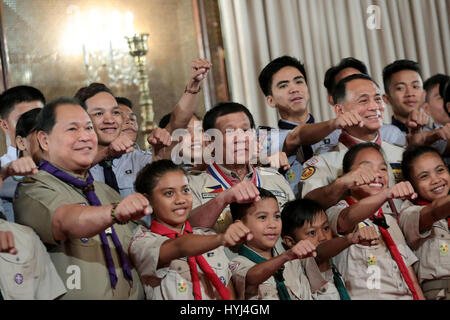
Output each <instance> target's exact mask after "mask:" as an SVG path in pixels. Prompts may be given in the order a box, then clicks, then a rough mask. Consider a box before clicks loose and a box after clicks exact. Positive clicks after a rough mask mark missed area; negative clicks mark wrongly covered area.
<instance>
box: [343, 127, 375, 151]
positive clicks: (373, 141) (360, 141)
mask: <svg viewBox="0 0 450 320" xmlns="http://www.w3.org/2000/svg"><path fill="white" fill-rule="evenodd" d="M379 134H380V132H379V131H378V132H377V135H376V136H375V139H373V140H372V141H370V142H372V143H375V141H377V139H378V135H379ZM349 136H350V137H352V138H353V139H355V140H356V141H358V142H359V143H366V142H367V141H364V140H361V139H358V138H356V137H354V136H352V135H350V134H349ZM339 145H342V146H343V147H344V148H345V149H348V148H347V147H346V146H345V145H344V144H343V143H342V142H339ZM341 149H342V147H341Z"/></svg>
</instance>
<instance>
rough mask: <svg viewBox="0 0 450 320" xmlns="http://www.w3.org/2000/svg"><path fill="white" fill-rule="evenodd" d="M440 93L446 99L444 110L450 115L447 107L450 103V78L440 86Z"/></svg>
mask: <svg viewBox="0 0 450 320" xmlns="http://www.w3.org/2000/svg"><path fill="white" fill-rule="evenodd" d="M439 95H440V96H441V97H442V100H444V110H445V111H446V112H447V114H448V115H449V116H450V111H449V110H448V108H447V103H450V80H447V82H446V83H445V84H441V85H440V86H439Z"/></svg>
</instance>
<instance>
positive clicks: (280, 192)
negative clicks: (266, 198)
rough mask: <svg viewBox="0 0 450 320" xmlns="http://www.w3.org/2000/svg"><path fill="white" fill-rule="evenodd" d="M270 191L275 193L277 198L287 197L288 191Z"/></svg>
mask: <svg viewBox="0 0 450 320" xmlns="http://www.w3.org/2000/svg"><path fill="white" fill-rule="evenodd" d="M269 191H270V192H272V193H273V195H274V196H275V197H277V198H283V199H286V193H285V192H283V191H279V190H269Z"/></svg>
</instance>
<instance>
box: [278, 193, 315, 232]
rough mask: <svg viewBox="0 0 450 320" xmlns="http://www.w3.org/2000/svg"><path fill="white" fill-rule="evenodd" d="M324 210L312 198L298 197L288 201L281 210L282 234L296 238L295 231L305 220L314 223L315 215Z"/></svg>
mask: <svg viewBox="0 0 450 320" xmlns="http://www.w3.org/2000/svg"><path fill="white" fill-rule="evenodd" d="M321 212H324V211H323V208H322V207H321V206H320V205H319V204H318V203H317V202H315V201H314V200H311V199H306V198H305V199H296V200H293V201H289V202H286V203H285V204H284V206H283V210H282V211H281V221H282V225H283V226H282V229H281V235H282V236H290V237H292V238H295V231H296V229H298V228H301V227H303V225H304V224H305V222H309V223H312V222H313V220H314V219H315V217H316V216H317V215H318V214H319V213H321Z"/></svg>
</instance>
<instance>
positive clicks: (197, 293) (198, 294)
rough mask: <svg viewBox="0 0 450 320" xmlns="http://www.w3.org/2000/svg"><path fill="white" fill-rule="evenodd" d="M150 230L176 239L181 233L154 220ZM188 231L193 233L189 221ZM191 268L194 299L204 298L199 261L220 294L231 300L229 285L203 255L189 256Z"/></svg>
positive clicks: (186, 224) (185, 229) (186, 228)
mask: <svg viewBox="0 0 450 320" xmlns="http://www.w3.org/2000/svg"><path fill="white" fill-rule="evenodd" d="M150 231H151V232H154V233H157V234H159V235H162V236H166V237H168V238H170V239H175V238H177V237H179V236H181V234H179V233H178V232H176V231H174V230H171V229H169V228H167V227H165V226H163V225H162V224H160V223H158V222H157V221H155V220H153V221H152V224H151V226H150ZM186 233H192V227H191V225H190V224H189V222H188V221H186V222H185V224H184V232H183V234H186ZM187 260H188V264H189V269H190V271H191V278H192V285H193V287H194V299H195V300H202V291H201V288H200V278H199V276H198V270H197V263H198V265H199V266H200V268H201V269H202V270H203V272H204V273H205V274H206V276H207V277H208V279H209V281H211V283H212V284H213V285H214V287H215V288H216V289H217V291H218V292H219V294H220V296H221V297H222V299H223V300H230V291H228V289H227V287H225V285H224V284H223V283H222V281H220V279H219V277H217V274H216V273H215V272H214V270H213V269H212V268H211V266H210V265H209V264H208V262H207V261H206V259H205V258H204V257H203V256H202V255H198V256H195V257H189V258H187Z"/></svg>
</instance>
